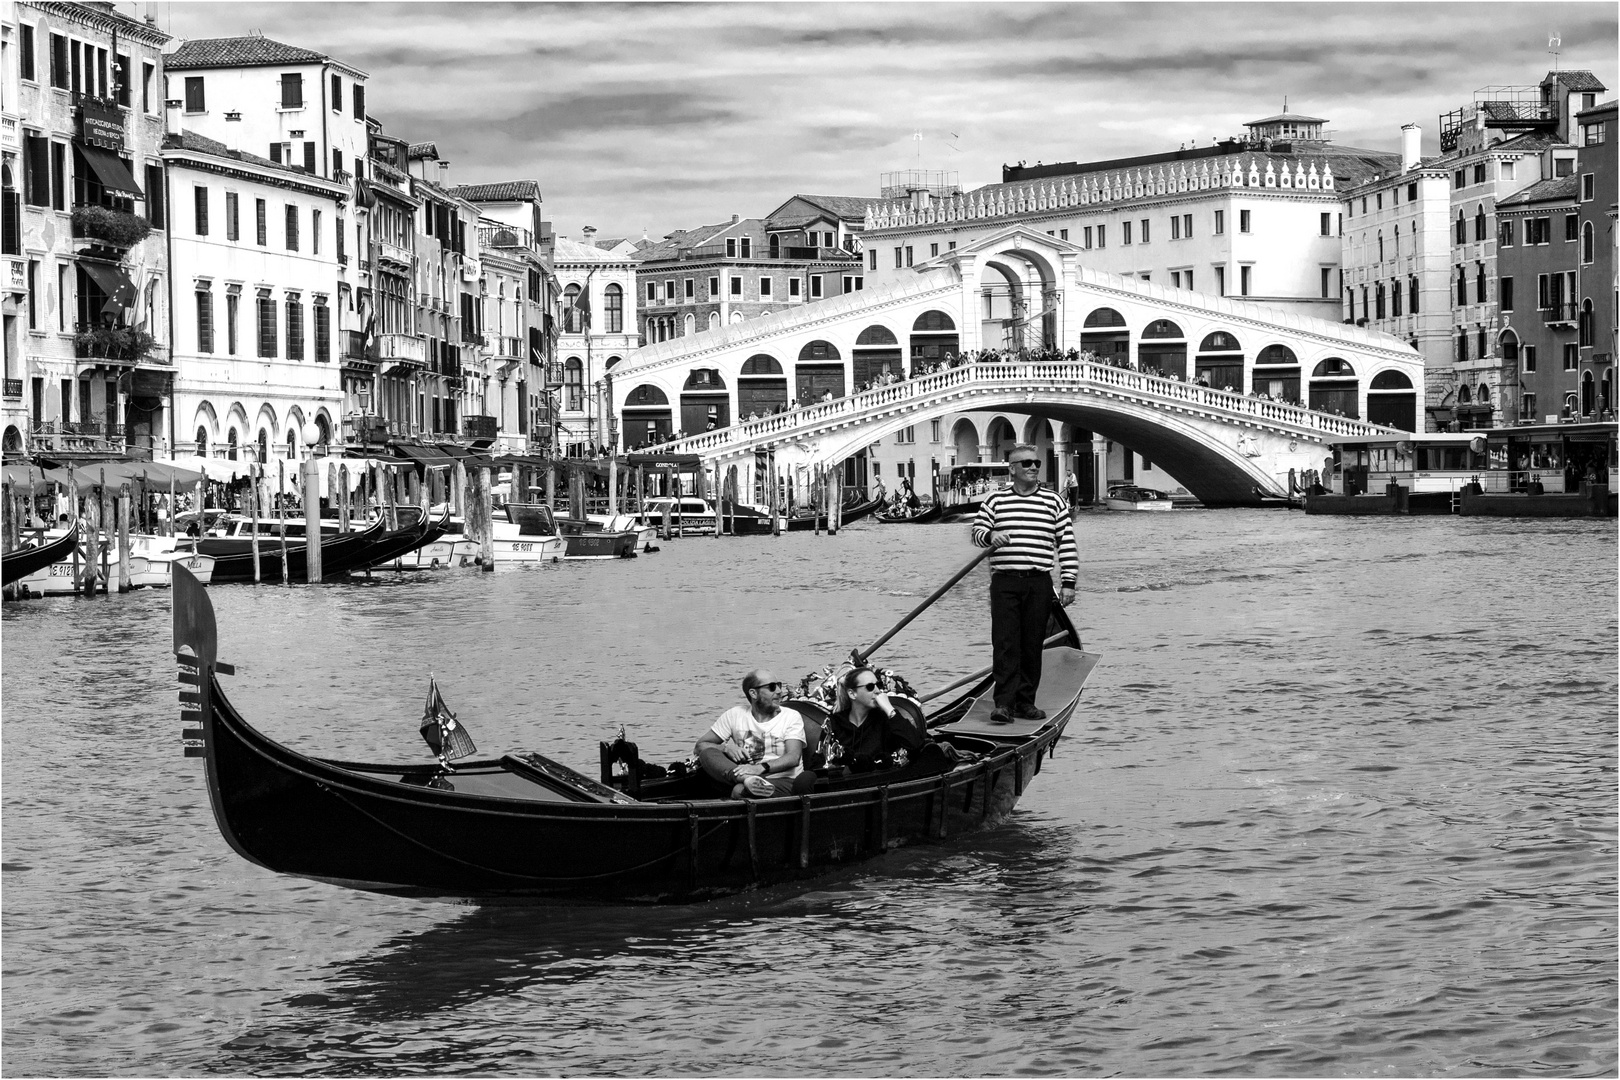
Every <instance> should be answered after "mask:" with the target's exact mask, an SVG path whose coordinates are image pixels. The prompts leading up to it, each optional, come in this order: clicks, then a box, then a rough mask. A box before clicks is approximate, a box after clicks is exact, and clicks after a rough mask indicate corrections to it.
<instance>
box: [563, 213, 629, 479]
mask: <svg viewBox="0 0 1620 1080" xmlns="http://www.w3.org/2000/svg"><path fill="white" fill-rule="evenodd" d="M551 265H552V269H553V271H554V272H555V273H556V275H557V284H558V286H559V287H560V288H561V289H562V296H561V307H560V312H559V317H560V327H559V333H558V335H557V345H556V349H557V351H556V356H557V362H558V364H559V365H560V366H561V375H562V385H561V387H559V388H558V390H557V393H558V406H557V411H556V413H555V428H554V434H553V439H552V443H551V445H552V446H553V447H554V448H555V451H556V452H557V453H562V454H568V455H580V454H590V453H592V452H593V451H595V450H597V449H600V448H601V447H604V446H610V445H614V444H617V443H619V442H620V435H619V433H618V432H617V430H616V427H615V424H616V421H615V417H614V413H613V410H612V408H611V406H610V404H609V401H610V398H611V394H612V385H613V382H612V372H613V369H614V368H615V367H616V366H618V365H619V364H621V363H623V362H624V360H625V358H626V357H628V356H629V355H630V353H631V352H632V351H633V350H634V349H635V348H636V347H637V346H638V345H639V344H640V340H639V335H638V334H637V333H636V324H637V320H638V319H639V318H640V311H639V310H638V307H637V300H636V277H637V270H636V262H635V260H634V258H633V257H632V256H630V255H628V254H625V253H623V252H620V253H618V254H615V253H613V252H611V251H607V250H604V249H602V248H599V247H597V246H596V244H595V230H594V229H592V228H590V227H589V226H587V227H586V228H585V230H584V239H583V240H582V241H580V240H571V239H569V238H568V237H566V236H557V237H554V238H553V241H552V264H551ZM625 439H626V440H628V436H627V435H626V436H625ZM623 445H629V442H628V441H626V442H625V443H623Z"/></svg>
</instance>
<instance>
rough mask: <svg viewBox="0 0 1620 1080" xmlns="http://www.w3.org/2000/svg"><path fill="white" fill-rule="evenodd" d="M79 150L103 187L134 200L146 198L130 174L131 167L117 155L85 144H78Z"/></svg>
mask: <svg viewBox="0 0 1620 1080" xmlns="http://www.w3.org/2000/svg"><path fill="white" fill-rule="evenodd" d="M77 149H78V151H79V153H80V154H82V155H83V156H84V161H85V164H86V165H89V166H90V171H91V172H93V173H95V174H96V179H97V180H100V181H101V186H102V187H104V188H106V189H107V190H108V191H116V192H117V193H118V194H120V195H128V196H129V197H130V198H132V199H144V198H145V197H146V196H145V195H143V194H141V189H140V186H139V185H138V184H136V183H135V177H134V176H133V175H131V174H130V171H129V166H128V165H125V164H124V162H123V160H122V159H120V158H119V157H118V156H117V155H115V154H109V153H108V152H107V151H105V150H98V149H97V148H96V147H94V146H86V145H84V144H83V143H79V144H77Z"/></svg>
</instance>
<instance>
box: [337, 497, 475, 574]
mask: <svg viewBox="0 0 1620 1080" xmlns="http://www.w3.org/2000/svg"><path fill="white" fill-rule="evenodd" d="M407 510H409V511H411V514H410V517H409V520H410V522H411V523H410V524H409V525H407V524H406V523H405V520H406V518H405V515H406V511H407ZM399 514H400V516H401V519H402V520H401V521H400V527H399V528H398V529H395V530H393V531H391V532H388V533H384V534H383V535H382V537H380V538H379V539H378V540H376V541H375V542H374V543H373V544H372V545H371V547H370V548H369V549H368V550H367V551H366V552H365V554H364V555H363V556H362V557H361V560H360V561H359V562H358V563H356V564H355V565H353V566H351V567H349V572H351V573H352V572H357V571H361V570H370V569H371V568H372V567H375V566H384V565H386V564H388V563H391V562H393V561H394V560H395V559H398V558H400V557H402V556H404V555H406V554H409V553H410V552H412V551H415V550H416V549H417V548H419V547H423V546H425V545H427V544H431V543H433V542H434V541H435V540H437V539H438V538H439V537H441V536H443V535H444V534H445V532H446V531H447V530H448V529H449V528H450V507H448V506H446V507H445V508H444V509H443V510H442V511H441V512H440V513H439V516H438V517H437V518H433V517H430V516H428V514H427V513H426V511H424V510H422V509H421V508H420V507H401V508H400V509H399ZM325 555H326V550H325V548H324V547H323V548H322V549H321V556H322V562H321V575H322V576H323V577H325V576H327V570H326V563H325Z"/></svg>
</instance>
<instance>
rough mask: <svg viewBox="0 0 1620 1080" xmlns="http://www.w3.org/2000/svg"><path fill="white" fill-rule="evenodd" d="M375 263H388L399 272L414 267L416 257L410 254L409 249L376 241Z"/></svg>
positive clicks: (385, 241) (384, 241)
mask: <svg viewBox="0 0 1620 1080" xmlns="http://www.w3.org/2000/svg"><path fill="white" fill-rule="evenodd" d="M377 261H378V262H379V263H390V264H392V265H394V266H396V267H398V268H399V269H401V270H411V269H413V268H414V267H415V266H416V257H415V256H414V255H412V254H411V250H410V248H406V247H401V246H400V245H398V244H392V243H389V242H388V241H387V240H378V241H377Z"/></svg>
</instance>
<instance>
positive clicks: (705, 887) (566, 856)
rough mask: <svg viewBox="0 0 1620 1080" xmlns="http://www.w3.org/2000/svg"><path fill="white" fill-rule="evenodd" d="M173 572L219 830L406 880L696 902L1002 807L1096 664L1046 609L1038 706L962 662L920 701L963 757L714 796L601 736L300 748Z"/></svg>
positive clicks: (441, 888) (190, 700) (197, 593)
mask: <svg viewBox="0 0 1620 1080" xmlns="http://www.w3.org/2000/svg"><path fill="white" fill-rule="evenodd" d="M174 573H175V581H174V649H175V654H176V656H177V658H178V659H179V662H180V681H181V683H182V693H181V699H182V709H183V710H184V711H185V712H186V713H187V714H188V716H190V717H192V718H195V717H200V719H201V724H202V726H201V727H200V728H196V729H192V730H188V731H187V732H186V733H185V734H186V737H187V739H188V746H187V749H186V753H187V754H188V755H190V756H202V757H204V758H206V771H207V778H208V792H209V797H210V799H211V801H212V803H213V808H214V817H215V821H216V822H217V824H218V826H219V829H220V832H221V833H222V834H223V835H224V837H225V839H226V841H227V842H228V843H229V844H230V845H231V846H232V847H233V848H234V849H235V850H236V852H237V853H238V854H239V855H241V856H242V857H243V858H245V859H247V860H249V861H251V862H254V863H257V864H259V865H260V866H264V867H266V868H268V869H270V870H273V871H276V872H278V873H284V874H293V875H298V876H302V877H308V878H314V879H316V880H320V881H325V882H329V883H331V884H335V885H342V886H346V887H349V888H355V889H364V890H368V891H373V892H380V893H389V894H395V895H403V896H419V897H445V898H465V899H479V900H485V901H501V900H506V901H524V902H536V901H546V900H565V901H577V900H606V901H618V902H625V901H665V900H694V899H703V898H707V897H713V896H720V895H725V894H729V893H735V892H738V891H741V890H745V889H748V888H751V887H755V886H759V885H765V884H770V883H774V882H779V881H785V880H790V879H795V878H804V877H810V876H814V875H816V874H819V873H823V872H826V871H828V870H830V869H832V868H834V867H837V866H840V865H845V864H849V863H853V862H858V861H861V860H864V859H868V858H871V857H873V856H876V855H878V854H880V853H882V852H885V851H888V850H890V849H891V848H894V847H897V846H901V845H910V844H919V843H932V842H937V841H940V840H945V839H947V838H949V837H952V836H955V835H957V834H959V833H963V832H968V831H972V830H975V829H979V828H982V827H983V826H985V825H986V824H988V823H992V822H995V821H997V820H999V819H1001V818H1004V817H1005V816H1006V815H1007V814H1008V813H1009V812H1010V811H1011V810H1012V808H1013V806H1014V804H1015V803H1016V802H1017V801H1018V798H1019V797H1020V796H1021V795H1022V794H1023V792H1024V789H1025V788H1026V787H1027V786H1028V785H1029V783H1030V781H1031V780H1032V779H1033V778H1034V777H1035V776H1036V775H1037V774H1038V773H1039V772H1040V770H1041V766H1042V764H1043V762H1044V761H1045V760H1046V758H1047V757H1048V756H1049V755H1050V753H1051V751H1052V748H1053V745H1054V744H1055V743H1056V742H1057V740H1058V737H1059V736H1060V735H1061V734H1062V733H1063V730H1064V728H1065V727H1066V726H1067V725H1068V723H1069V720H1070V719H1071V717H1072V716H1073V714H1074V710H1075V707H1076V705H1077V704H1078V702H1079V699H1080V692H1081V689H1082V687H1083V686H1084V683H1085V680H1086V676H1087V675H1088V674H1089V673H1090V671H1091V668H1092V667H1093V666H1094V664H1095V663H1096V658H1095V657H1094V656H1091V655H1088V654H1086V653H1084V652H1082V651H1081V645H1080V639H1079V636H1078V635H1077V634H1076V633H1075V631H1074V628H1073V626H1072V625H1071V624H1070V623H1069V621H1068V618H1067V616H1066V615H1064V613H1063V611H1062V609H1061V608H1057V607H1055V606H1054V609H1053V619H1052V623H1051V626H1050V629H1051V631H1052V633H1051V634H1050V635H1049V637H1048V648H1047V653H1046V663H1045V677H1044V679H1043V682H1042V685H1041V688H1040V693H1039V695H1038V697H1037V703H1038V704H1039V705H1040V707H1041V708H1043V709H1045V710H1046V711H1047V713H1048V717H1047V719H1045V720H1039V721H1035V720H1019V721H1014V722H1013V723H1011V724H1007V725H1003V726H997V725H994V724H992V723H990V721H989V714H990V709H991V703H990V700H989V694H988V692H987V691H988V689H989V678H988V676H986V675H985V674H984V673H982V672H980V673H975V674H974V675H971V676H968V677H966V678H965V679H962V680H958V684H953V686H954V685H962V686H967V687H968V689H967V691H966V692H965V693H963V694H961V696H959V697H956V698H954V699H953V700H951V701H950V703H949V704H947V705H945V706H944V707H942V708H940V709H937V710H935V711H933V712H932V713H929V714H926V721H925V722H926V725H927V727H928V729H929V730H930V731H931V733H932V734H933V735H934V737H935V738H936V739H937V740H938V741H940V742H941V743H944V744H947V745H949V746H950V747H952V748H954V750H955V751H956V752H957V754H958V755H959V760H958V761H957V762H956V763H955V764H954V766H948V767H949V771H947V772H942V773H941V772H934V773H932V774H924V773H921V772H919V771H917V769H916V763H912V764H911V765H909V766H906V767H903V768H900V769H896V770H890V771H887V772H876V773H870V774H864V775H863V776H860V777H858V778H856V779H854V780H853V781H852V780H850V779H844V780H841V781H840V780H836V779H832V778H830V777H829V778H828V779H826V780H818V782H817V787H816V790H815V791H814V792H813V793H808V794H804V795H797V796H787V797H779V798H770V799H758V800H732V799H724V798H715V797H713V794H712V792H705V791H702V790H700V788H701V785H702V784H703V783H705V782H706V781H705V780H704V778H703V777H702V776H701V774H688V775H685V776H682V777H679V778H666V779H661V780H653V779H646V780H644V779H640V777H641V776H642V771H641V770H640V769H639V762H637V761H635V759H634V755H633V751H632V759H631V760H632V764H633V765H634V766H636V767H637V768H636V771H635V772H633V773H630V774H627V776H626V777H625V778H619V777H616V776H615V775H614V774H613V772H612V766H611V764H610V760H609V750H610V746H609V744H606V743H604V744H603V762H602V777H603V779H602V780H600V781H599V780H594V779H591V778H589V777H586V776H583V775H581V774H579V773H577V772H575V771H573V770H572V769H569V768H567V767H566V766H563V765H560V764H558V763H557V762H554V761H551V760H549V759H547V758H545V757H542V756H541V755H539V754H536V753H510V754H506V755H504V756H502V757H500V758H498V759H489V760H477V761H471V762H466V763H461V764H458V765H457V766H455V767H454V768H449V767H446V766H443V765H441V764H437V763H435V764H399V765H384V764H361V763H356V762H345V761H334V760H328V759H322V758H315V757H309V756H307V755H304V754H301V753H298V752H297V751H294V750H291V749H289V748H287V747H285V746H282V745H280V744H279V743H276V742H274V741H273V740H271V739H269V738H267V737H266V736H264V735H263V734H261V733H260V732H258V731H257V730H255V729H254V728H253V727H252V726H250V725H249V724H248V723H247V721H246V720H244V719H243V718H242V716H241V715H240V714H239V713H238V712H237V711H236V709H235V708H233V707H232V705H231V703H230V702H229V701H228V700H227V699H226V697H225V694H224V692H223V690H222V689H221V687H220V683H219V679H218V676H219V675H221V674H230V673H231V672H232V669H231V667H230V666H229V665H226V664H222V663H220V662H218V661H217V660H216V658H215V648H216V635H215V625H214V612H213V607H212V605H211V604H210V602H209V599H208V595H207V592H206V591H205V590H204V589H203V588H202V587H201V586H200V585H198V584H197V583H196V582H195V581H194V580H193V579H192V578H191V576H190V575H189V574H188V573H186V572H185V569H184V567H181V566H176V567H175V571H174ZM947 689H949V688H947ZM944 693H945V691H942V692H940V694H939V695H935V696H944ZM902 700H908V699H902ZM790 706H791V707H793V708H795V709H799V710H800V711H801V713H802V714H804V715H805V716H806V717H807V718H808V719H807V725H806V726H807V728H809V727H815V726H816V725H815V720H816V719H817V718H818V717H820V716H823V715H824V714H825V712H824V710H823V709H822V708H821V707H820V706H819V705H817V704H815V703H812V702H804V701H795V702H791V703H790ZM193 710H194V711H193ZM916 715H917V716H918V717H923V716H924V714H923V712H922V709H921V707H920V705H918V706H917V709H916ZM674 722H677V723H684V724H685V725H686V726H688V727H693V728H694V729H695V728H696V727H697V726H698V725H697V718H689V719H688V720H685V721H683V720H675V721H674ZM402 726H403V725H402Z"/></svg>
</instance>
